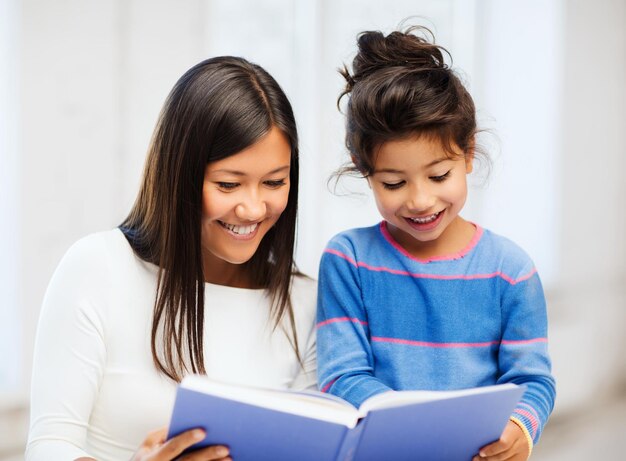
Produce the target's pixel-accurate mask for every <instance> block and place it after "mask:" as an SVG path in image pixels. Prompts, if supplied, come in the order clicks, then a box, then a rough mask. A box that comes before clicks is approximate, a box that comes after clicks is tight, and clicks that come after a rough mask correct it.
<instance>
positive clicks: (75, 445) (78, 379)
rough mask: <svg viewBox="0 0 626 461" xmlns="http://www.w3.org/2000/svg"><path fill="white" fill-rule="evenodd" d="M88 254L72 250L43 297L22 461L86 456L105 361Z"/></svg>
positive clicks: (81, 248)
mask: <svg viewBox="0 0 626 461" xmlns="http://www.w3.org/2000/svg"><path fill="white" fill-rule="evenodd" d="M88 253H89V250H86V248H84V245H83V244H81V242H79V243H78V244H77V245H75V246H74V247H72V248H71V249H70V250H69V251H68V253H67V254H66V256H65V257H64V258H63V260H62V261H61V263H60V265H59V267H58V268H57V270H56V272H55V273H54V276H53V277H52V280H51V282H50V284H49V286H48V289H47V291H46V295H45V297H44V301H43V306H42V310H41V314H40V318H39V323H38V328H37V336H36V342H35V353H34V361H33V373H32V387H31V418H30V421H31V422H30V430H29V434H28V444H27V447H26V459H27V460H28V461H39V460H41V461H43V460H49V459H66V460H72V459H76V458H79V457H89V456H90V455H89V454H88V453H87V452H86V450H85V447H86V439H87V427H88V424H89V418H90V414H91V409H92V407H93V402H94V399H95V396H96V394H97V392H98V387H99V383H100V379H101V376H102V370H103V367H104V362H105V346H104V341H103V337H104V333H103V326H102V321H101V318H100V316H99V315H98V311H97V309H95V306H94V302H93V299H94V295H95V297H97V296H98V295H99V294H98V293H93V290H92V288H93V287H94V285H99V284H104V283H105V281H103V280H102V279H101V278H100V277H99V275H98V274H97V273H94V270H93V269H94V268H93V265H92V264H91V263H90V262H89V260H90V259H91V256H90V255H89V254H88ZM94 282H95V284H94ZM101 288H102V287H100V288H96V289H97V290H98V291H102V290H101Z"/></svg>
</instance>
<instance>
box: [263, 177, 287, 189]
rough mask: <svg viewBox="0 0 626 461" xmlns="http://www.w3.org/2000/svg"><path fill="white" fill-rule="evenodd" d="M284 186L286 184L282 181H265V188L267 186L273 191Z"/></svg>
mask: <svg viewBox="0 0 626 461" xmlns="http://www.w3.org/2000/svg"><path fill="white" fill-rule="evenodd" d="M285 184H286V183H285V180H284V179H277V180H272V181H265V185H266V186H269V187H271V188H274V189H278V188H279V187H281V186H284V185H285Z"/></svg>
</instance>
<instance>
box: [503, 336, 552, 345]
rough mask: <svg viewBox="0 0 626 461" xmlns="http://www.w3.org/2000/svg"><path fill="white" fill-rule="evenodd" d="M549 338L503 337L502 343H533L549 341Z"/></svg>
mask: <svg viewBox="0 0 626 461" xmlns="http://www.w3.org/2000/svg"><path fill="white" fill-rule="evenodd" d="M547 342H548V338H533V339H503V340H502V342H501V343H502V344H504V345H505V346H509V345H518V344H520V345H521V344H532V343H547Z"/></svg>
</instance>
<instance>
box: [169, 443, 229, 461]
mask: <svg viewBox="0 0 626 461" xmlns="http://www.w3.org/2000/svg"><path fill="white" fill-rule="evenodd" d="M228 453H229V451H228V448H227V447H224V446H222V445H214V446H211V447H206V448H202V449H201V450H196V451H194V452H193V453H189V454H187V455H185V456H183V457H182V458H179V460H180V461H230V460H231V458H230V457H228Z"/></svg>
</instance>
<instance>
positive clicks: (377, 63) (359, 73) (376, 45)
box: [340, 26, 449, 94]
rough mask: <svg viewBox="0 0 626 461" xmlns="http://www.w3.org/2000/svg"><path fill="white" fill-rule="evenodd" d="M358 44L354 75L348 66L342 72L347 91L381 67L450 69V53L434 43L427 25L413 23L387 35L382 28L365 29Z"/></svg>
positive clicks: (353, 66)
mask: <svg viewBox="0 0 626 461" xmlns="http://www.w3.org/2000/svg"><path fill="white" fill-rule="evenodd" d="M416 32H419V33H420V34H416ZM429 38H430V40H429ZM357 44H358V48H359V51H358V52H357V55H356V56H355V58H354V60H353V61H352V74H351V73H350V72H349V71H348V69H347V68H346V67H345V66H344V68H343V69H342V70H341V71H340V72H341V74H342V75H343V76H344V78H345V79H346V88H345V91H344V94H346V93H349V92H350V91H352V87H353V86H354V85H355V83H356V82H358V81H359V80H360V79H361V78H363V77H366V76H368V75H370V74H372V73H374V72H376V71H378V70H380V69H389V68H399V69H398V70H400V69H403V70H405V71H409V72H411V71H428V70H442V69H448V68H449V67H448V65H447V64H446V63H445V60H444V53H446V54H448V56H449V53H448V52H447V50H446V49H445V48H442V47H440V46H439V45H435V44H434V36H433V33H432V32H431V31H430V30H429V29H428V28H426V27H422V26H413V27H410V28H408V29H406V30H405V31H403V32H399V31H395V32H392V33H390V34H389V35H387V36H385V35H383V33H382V32H380V31H367V32H362V33H360V34H359V36H358V39H357Z"/></svg>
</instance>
